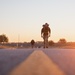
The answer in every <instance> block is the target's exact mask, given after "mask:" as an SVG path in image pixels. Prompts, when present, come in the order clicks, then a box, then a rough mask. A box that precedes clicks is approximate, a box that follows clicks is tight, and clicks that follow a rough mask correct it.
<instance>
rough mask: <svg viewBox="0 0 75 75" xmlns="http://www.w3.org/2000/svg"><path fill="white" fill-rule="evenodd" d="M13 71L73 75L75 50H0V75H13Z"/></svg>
mask: <svg viewBox="0 0 75 75" xmlns="http://www.w3.org/2000/svg"><path fill="white" fill-rule="evenodd" d="M27 64H28V65H27ZM23 69H24V71H23ZM15 71H16V73H17V72H18V73H19V74H22V73H23V74H25V73H26V74H28V75H33V74H34V75H35V74H36V75H43V74H46V73H47V75H53V74H56V75H75V49H53V48H50V49H42V48H39V49H13V50H11V49H7V50H6V49H0V75H6V74H7V75H8V73H9V72H10V73H11V75H15ZM27 71H29V73H31V74H29V73H27ZM40 71H41V72H40ZM52 71H53V72H52Z"/></svg>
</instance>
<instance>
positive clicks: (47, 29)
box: [41, 23, 51, 48]
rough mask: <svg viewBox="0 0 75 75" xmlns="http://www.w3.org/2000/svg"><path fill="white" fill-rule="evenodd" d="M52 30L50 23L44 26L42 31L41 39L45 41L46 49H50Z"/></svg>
mask: <svg viewBox="0 0 75 75" xmlns="http://www.w3.org/2000/svg"><path fill="white" fill-rule="evenodd" d="M50 34H51V29H50V27H49V24H48V23H45V24H44V25H43V28H42V29H41V37H42V38H43V39H44V48H48V38H49V37H50Z"/></svg>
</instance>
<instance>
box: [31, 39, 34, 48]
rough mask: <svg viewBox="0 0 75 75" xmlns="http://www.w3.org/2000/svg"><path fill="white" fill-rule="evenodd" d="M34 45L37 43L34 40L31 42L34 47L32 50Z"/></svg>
mask: <svg viewBox="0 0 75 75" xmlns="http://www.w3.org/2000/svg"><path fill="white" fill-rule="evenodd" d="M34 44H35V41H34V40H33V39H32V40H31V46H32V48H33V47H34Z"/></svg>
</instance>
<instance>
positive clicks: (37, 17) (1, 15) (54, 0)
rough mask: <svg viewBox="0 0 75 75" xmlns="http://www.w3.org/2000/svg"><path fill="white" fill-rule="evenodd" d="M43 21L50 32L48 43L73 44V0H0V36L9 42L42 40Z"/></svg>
mask: <svg viewBox="0 0 75 75" xmlns="http://www.w3.org/2000/svg"><path fill="white" fill-rule="evenodd" d="M46 22H47V23H49V26H50V28H51V31H52V33H51V37H50V38H49V40H53V41H58V40H59V39H60V38H65V39H66V40H67V41H71V42H72V41H75V0H0V35H1V34H6V36H8V38H9V41H10V42H17V41H18V38H19V41H20V42H25V41H31V39H34V40H35V41H42V40H43V39H42V38H41V35H40V34H41V33H40V31H41V28H42V25H43V24H44V23H46Z"/></svg>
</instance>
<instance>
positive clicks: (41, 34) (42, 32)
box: [41, 29, 43, 37]
mask: <svg viewBox="0 0 75 75" xmlns="http://www.w3.org/2000/svg"><path fill="white" fill-rule="evenodd" d="M42 33H43V29H41V37H43V36H42Z"/></svg>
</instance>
